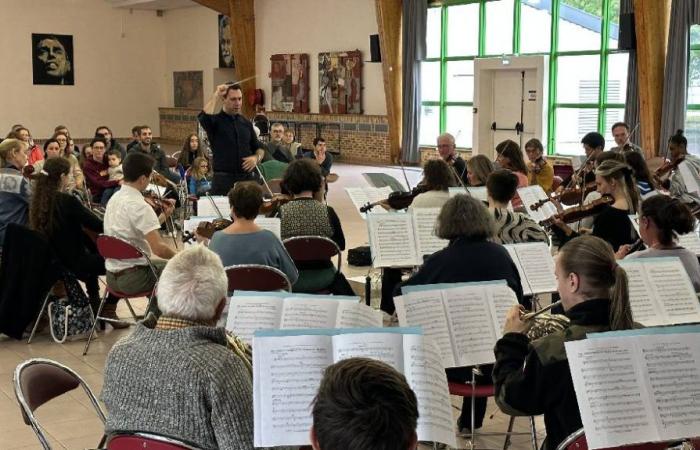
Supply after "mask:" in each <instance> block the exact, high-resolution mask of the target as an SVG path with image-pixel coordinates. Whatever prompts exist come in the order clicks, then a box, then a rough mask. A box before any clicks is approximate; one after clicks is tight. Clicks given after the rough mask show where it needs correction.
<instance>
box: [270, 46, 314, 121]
mask: <svg viewBox="0 0 700 450" xmlns="http://www.w3.org/2000/svg"><path fill="white" fill-rule="evenodd" d="M270 64H271V71H270V78H271V79H272V99H271V104H272V110H273V111H287V112H300V113H307V112H309V55H307V54H304V53H295V54H279V55H272V56H271V57H270Z"/></svg>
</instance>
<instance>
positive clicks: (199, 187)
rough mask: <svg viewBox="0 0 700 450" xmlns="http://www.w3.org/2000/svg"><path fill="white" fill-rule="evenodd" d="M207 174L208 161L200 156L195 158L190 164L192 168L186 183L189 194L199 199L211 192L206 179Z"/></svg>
mask: <svg viewBox="0 0 700 450" xmlns="http://www.w3.org/2000/svg"><path fill="white" fill-rule="evenodd" d="M208 173H209V160H207V158H204V157H202V156H200V157H197V158H195V159H194V161H193V162H192V168H191V170H190V176H189V179H188V183H187V186H188V188H189V191H190V194H194V195H196V196H197V197H199V196H202V195H204V194H206V193H207V192H209V191H210V190H211V182H210V181H209V179H208V178H207V174H208Z"/></svg>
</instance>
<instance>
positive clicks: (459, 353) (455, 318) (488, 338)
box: [442, 286, 500, 367]
mask: <svg viewBox="0 0 700 450" xmlns="http://www.w3.org/2000/svg"><path fill="white" fill-rule="evenodd" d="M442 298H443V299H444V302H445V310H446V311H447V320H448V324H449V327H450V331H451V333H452V342H453V348H454V353H455V360H456V363H457V366H458V367H461V366H474V365H477V364H487V363H492V362H494V361H495V357H494V354H493V347H494V345H496V340H497V338H496V335H497V333H496V330H495V329H494V324H493V320H492V318H491V311H490V306H489V298H488V295H487V293H486V288H485V287H484V286H469V287H467V286H462V287H457V288H452V289H443V291H442ZM499 333H500V330H499Z"/></svg>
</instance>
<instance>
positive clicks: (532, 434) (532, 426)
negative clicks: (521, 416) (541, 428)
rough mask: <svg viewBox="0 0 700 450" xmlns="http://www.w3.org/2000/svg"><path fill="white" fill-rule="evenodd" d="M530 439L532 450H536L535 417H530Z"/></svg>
mask: <svg viewBox="0 0 700 450" xmlns="http://www.w3.org/2000/svg"><path fill="white" fill-rule="evenodd" d="M530 437H531V438H532V450H538V445H537V428H536V427H535V417H534V416H530Z"/></svg>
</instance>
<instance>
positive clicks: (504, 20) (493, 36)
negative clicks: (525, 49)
mask: <svg viewBox="0 0 700 450" xmlns="http://www.w3.org/2000/svg"><path fill="white" fill-rule="evenodd" d="M511 53H513V0H501V1H499V2H488V3H486V54H487V55H509V54H511Z"/></svg>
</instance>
